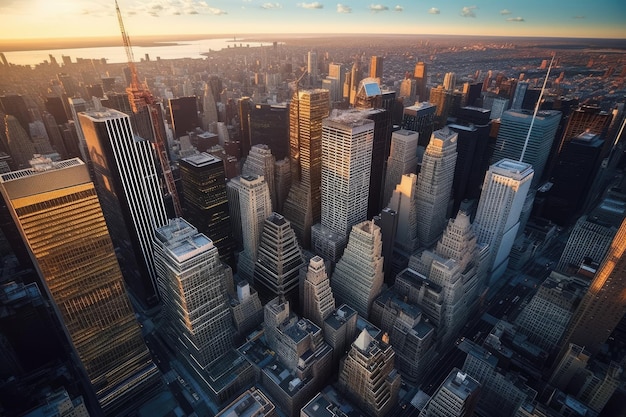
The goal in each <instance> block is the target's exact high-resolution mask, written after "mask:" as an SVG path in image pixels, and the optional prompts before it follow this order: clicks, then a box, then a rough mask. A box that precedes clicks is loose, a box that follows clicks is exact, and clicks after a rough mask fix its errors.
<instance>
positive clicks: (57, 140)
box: [41, 112, 78, 159]
mask: <svg viewBox="0 0 626 417" xmlns="http://www.w3.org/2000/svg"><path fill="white" fill-rule="evenodd" d="M41 118H42V120H43V123H44V126H45V128H46V132H47V134H48V138H50V144H51V145H52V147H53V148H54V150H55V151H57V152H58V153H59V154H60V155H61V158H63V159H66V158H69V157H70V155H69V153H68V148H69V149H73V148H75V146H72V145H73V144H71V143H70V144H68V145H69V146H67V147H66V145H65V141H64V139H63V136H62V135H61V130H60V129H59V125H58V124H57V123H56V120H55V118H54V117H53V116H52V115H51V114H50V113H48V112H43V113H42V115H41ZM66 123H67V121H65V122H63V124H66ZM71 156H72V157H76V156H78V155H71Z"/></svg>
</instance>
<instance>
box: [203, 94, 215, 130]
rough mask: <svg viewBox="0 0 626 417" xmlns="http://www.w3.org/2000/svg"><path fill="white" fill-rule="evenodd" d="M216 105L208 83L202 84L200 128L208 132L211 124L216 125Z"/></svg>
mask: <svg viewBox="0 0 626 417" xmlns="http://www.w3.org/2000/svg"><path fill="white" fill-rule="evenodd" d="M217 121H218V118H217V105H216V104H215V97H214V96H213V91H212V89H211V86H210V85H209V84H208V83H205V84H204V94H203V95H202V128H203V129H204V130H206V131H208V130H209V128H210V127H211V124H213V123H217Z"/></svg>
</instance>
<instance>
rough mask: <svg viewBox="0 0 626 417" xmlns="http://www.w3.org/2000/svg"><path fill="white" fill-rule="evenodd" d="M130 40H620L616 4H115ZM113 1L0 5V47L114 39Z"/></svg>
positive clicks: (625, 25) (623, 11)
mask: <svg viewBox="0 0 626 417" xmlns="http://www.w3.org/2000/svg"><path fill="white" fill-rule="evenodd" d="M118 3H119V5H120V8H121V10H122V12H123V15H124V19H125V24H126V28H127V30H128V32H129V34H130V35H131V36H139V35H154V34H209V35H210V34H237V35H243V34H246V33H403V34H457V35H458V34H465V35H510V36H563V37H602V38H622V39H626V6H625V5H624V3H623V0H613V1H609V0H594V1H577V2H569V1H564V0H543V1H542V0H524V1H498V2H495V1H457V0H433V1H421V0H400V1H395V2H369V1H357V0H341V2H339V3H338V2H336V1H333V2H330V1H309V2H307V1H271V2H269V1H262V0H118ZM118 33H119V28H118V23H117V19H116V17H115V9H114V0H0V39H11V38H13V39H20V38H41V37H92V36H96V37H97V36H116V35H117V34H118Z"/></svg>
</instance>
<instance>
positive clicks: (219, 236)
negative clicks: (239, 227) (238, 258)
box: [180, 152, 235, 266]
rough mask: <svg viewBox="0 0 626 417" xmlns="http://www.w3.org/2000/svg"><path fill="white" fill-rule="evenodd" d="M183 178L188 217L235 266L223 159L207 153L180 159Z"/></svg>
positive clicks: (223, 258)
mask: <svg viewBox="0 0 626 417" xmlns="http://www.w3.org/2000/svg"><path fill="white" fill-rule="evenodd" d="M180 179H181V182H182V184H183V196H184V205H183V212H184V213H185V218H186V219H187V220H189V222H190V223H191V224H193V225H194V226H195V227H197V228H198V231H199V232H200V233H203V234H205V235H206V236H207V237H208V238H209V239H211V241H212V242H213V244H214V245H215V246H216V247H217V250H218V251H219V253H220V258H221V259H222V261H224V262H226V263H227V264H229V265H231V266H233V264H234V251H235V240H234V239H233V232H232V226H231V224H230V213H229V206H228V199H227V198H226V177H225V174H224V164H223V162H222V160H221V159H219V158H218V157H215V156H213V155H209V154H208V153H204V152H203V153H200V154H196V155H192V156H189V157H187V158H183V159H181V160H180Z"/></svg>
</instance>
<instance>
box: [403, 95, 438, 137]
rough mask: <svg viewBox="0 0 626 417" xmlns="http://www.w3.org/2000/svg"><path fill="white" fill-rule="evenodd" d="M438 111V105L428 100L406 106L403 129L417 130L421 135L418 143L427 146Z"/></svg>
mask: <svg viewBox="0 0 626 417" xmlns="http://www.w3.org/2000/svg"><path fill="white" fill-rule="evenodd" d="M436 112H437V107H436V106H434V105H433V104H431V103H429V102H427V101H421V102H419V103H415V105H412V106H409V107H405V108H404V113H403V116H402V129H405V130H411V131H413V132H417V133H418V135H419V138H418V141H419V142H418V144H419V145H420V146H423V147H426V146H428V142H429V141H430V138H431V136H432V134H433V129H434V128H435V127H434V126H435V114H436Z"/></svg>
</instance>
